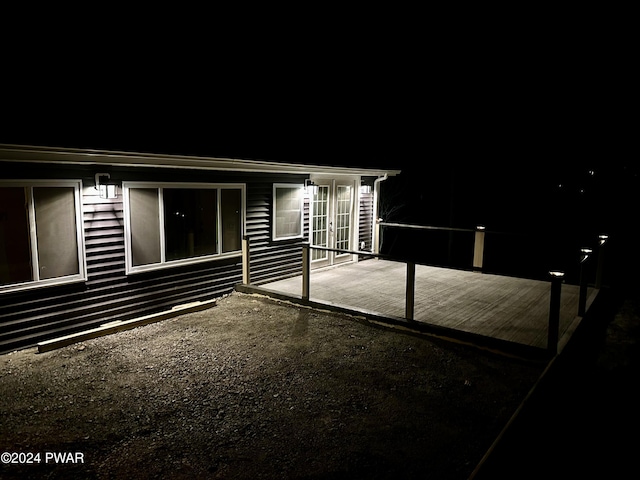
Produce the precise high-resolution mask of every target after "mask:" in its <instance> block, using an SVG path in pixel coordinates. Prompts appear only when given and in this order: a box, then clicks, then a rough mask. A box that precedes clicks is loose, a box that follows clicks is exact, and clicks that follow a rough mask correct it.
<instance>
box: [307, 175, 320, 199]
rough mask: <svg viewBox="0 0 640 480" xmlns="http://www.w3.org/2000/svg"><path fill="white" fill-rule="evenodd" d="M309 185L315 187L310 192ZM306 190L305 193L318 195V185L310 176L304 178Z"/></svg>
mask: <svg viewBox="0 0 640 480" xmlns="http://www.w3.org/2000/svg"><path fill="white" fill-rule="evenodd" d="M309 187H313V189H312V191H311V192H309ZM304 191H305V193H313V194H314V195H317V194H318V185H316V184H315V183H314V182H313V181H312V180H311V179H310V178H306V179H305V180H304Z"/></svg>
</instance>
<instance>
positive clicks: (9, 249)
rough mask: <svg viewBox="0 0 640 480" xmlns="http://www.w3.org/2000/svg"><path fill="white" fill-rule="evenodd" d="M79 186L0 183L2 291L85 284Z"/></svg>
mask: <svg viewBox="0 0 640 480" xmlns="http://www.w3.org/2000/svg"><path fill="white" fill-rule="evenodd" d="M80 190H81V182H79V181H35V180H34V181H6V182H0V291H13V290H21V289H25V288H31V287H38V286H45V285H57V284H62V283H68V282H74V281H81V280H86V276H85V268H84V248H83V237H82V215H81V212H80Z"/></svg>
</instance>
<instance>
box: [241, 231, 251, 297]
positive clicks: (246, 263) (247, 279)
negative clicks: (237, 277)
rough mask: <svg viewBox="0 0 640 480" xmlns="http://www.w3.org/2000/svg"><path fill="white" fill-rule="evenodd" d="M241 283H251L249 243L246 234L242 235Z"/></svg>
mask: <svg viewBox="0 0 640 480" xmlns="http://www.w3.org/2000/svg"><path fill="white" fill-rule="evenodd" d="M242 283H244V284H245V285H251V244H250V238H249V236H248V235H244V236H243V237H242Z"/></svg>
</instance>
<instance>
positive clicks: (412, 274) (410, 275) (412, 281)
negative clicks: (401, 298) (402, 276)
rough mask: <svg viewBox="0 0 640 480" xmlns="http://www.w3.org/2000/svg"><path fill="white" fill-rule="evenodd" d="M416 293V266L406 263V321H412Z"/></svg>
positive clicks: (413, 263) (412, 263)
mask: <svg viewBox="0 0 640 480" xmlns="http://www.w3.org/2000/svg"><path fill="white" fill-rule="evenodd" d="M415 292H416V264H415V262H407V290H406V295H405V309H404V316H405V318H406V319H407V320H413V310H414V305H415Z"/></svg>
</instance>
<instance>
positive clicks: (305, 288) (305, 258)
mask: <svg viewBox="0 0 640 480" xmlns="http://www.w3.org/2000/svg"><path fill="white" fill-rule="evenodd" d="M310 273H311V252H310V248H309V243H308V242H305V243H303V244H302V299H303V300H309V283H310V281H309V280H310V279H309V275H310Z"/></svg>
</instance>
